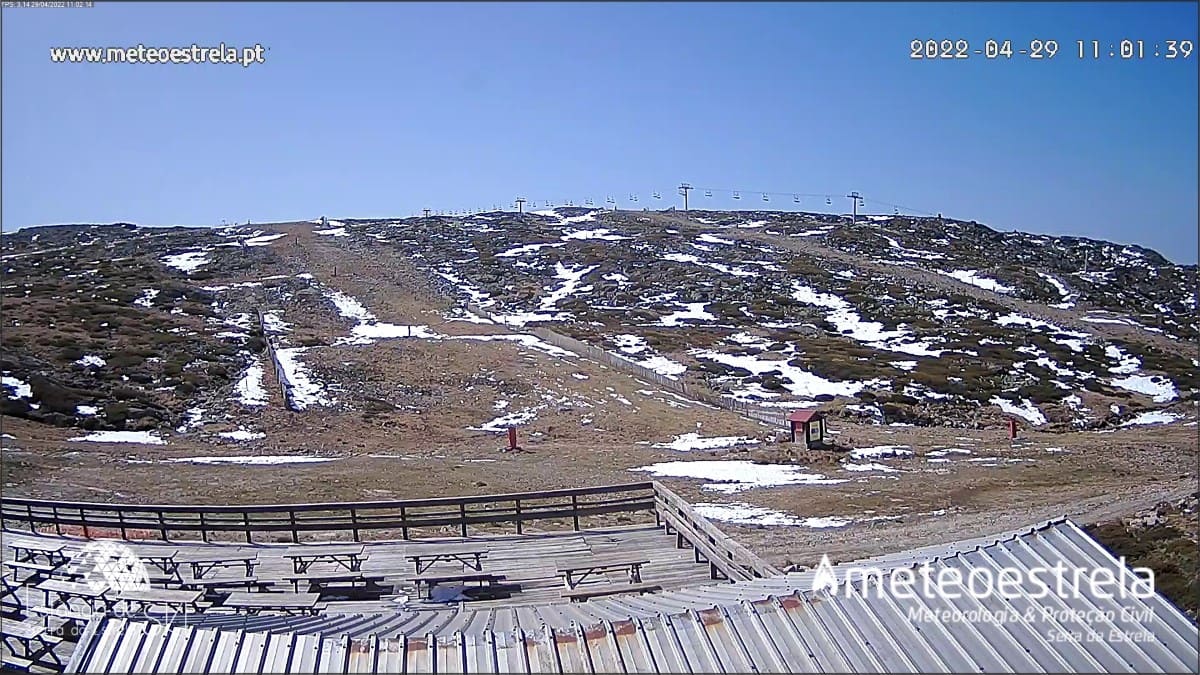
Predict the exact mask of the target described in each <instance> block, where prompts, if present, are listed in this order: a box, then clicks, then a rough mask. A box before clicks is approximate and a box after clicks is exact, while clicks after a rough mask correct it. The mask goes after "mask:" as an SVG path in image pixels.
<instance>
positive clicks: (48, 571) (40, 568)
mask: <svg viewBox="0 0 1200 675" xmlns="http://www.w3.org/2000/svg"><path fill="white" fill-rule="evenodd" d="M4 566H5V567H7V568H9V569H11V570H13V571H14V573H15V572H16V570H23V571H25V572H32V574H30V575H29V576H28V577H27V580H28V579H41V578H43V577H48V576H50V575H52V574H54V572H56V571H57V570H58V568H59V567H61V565H54V564H51V565H47V564H45V563H35V562H28V561H17V560H5V561H4Z"/></svg>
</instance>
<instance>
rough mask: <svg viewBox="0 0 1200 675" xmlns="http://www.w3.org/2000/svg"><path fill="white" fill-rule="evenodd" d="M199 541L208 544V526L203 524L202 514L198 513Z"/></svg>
mask: <svg viewBox="0 0 1200 675" xmlns="http://www.w3.org/2000/svg"><path fill="white" fill-rule="evenodd" d="M200 540H201V541H203V542H204V543H206V544H207V543H208V526H207V525H205V524H204V512H203V511H201V512H200Z"/></svg>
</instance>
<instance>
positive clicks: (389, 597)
mask: <svg viewBox="0 0 1200 675" xmlns="http://www.w3.org/2000/svg"><path fill="white" fill-rule="evenodd" d="M4 537H5V539H6V540H7V539H18V538H19V539H22V540H30V541H31V543H37V542H41V543H45V542H47V541H50V542H53V541H66V542H67V549H68V550H71V549H72V548H78V547H82V545H83V544H84V543H85V540H79V539H73V538H64V537H57V536H52V535H30V534H25V533H17V532H11V531H10V532H5V533H4ZM465 543H469V544H470V545H471V547H478V548H480V549H483V550H486V552H487V555H486V557H485V558H484V559H483V568H484V571H485V572H489V573H493V574H497V575H503V576H504V577H505V582H504V583H505V584H507V585H511V586H512V588H513V591H512V594H511V596H510V597H508V598H501V599H493V600H479V601H472V602H469V603H467V604H466V606H468V607H471V608H476V607H477V608H481V609H482V608H486V607H490V606H497V607H498V606H514V605H533V604H537V605H541V604H546V603H556V602H563V601H564V600H565V599H564V598H563V596H562V592H563V590H565V589H564V586H563V582H562V579H561V578H560V577H559V576H558V572H557V568H558V567H560V566H562V565H578V564H587V562H588V561H589V560H592V559H593V558H594V557H600V558H609V557H613V556H626V557H637V558H643V559H645V560H647V561H648V562H647V563H646V564H645V565H644V566H643V567H642V578H643V580H644V581H645V582H647V583H653V584H657V585H660V586H662V587H663V589H666V590H669V589H675V588H683V587H687V586H692V585H697V584H707V583H712V580H711V576H710V570H709V566H708V565H707V564H706V563H697V562H695V558H694V553H693V551H692V549H690V548H677V547H676V544H677V537H676V535H675V534H668V533H667V532H666V531H665V530H664V529H663V528H661V527H656V526H654V525H652V524H646V525H634V526H625V527H618V528H606V529H603V530H585V531H580V532H574V531H570V532H544V533H534V532H529V533H527V534H523V535H499V536H490V537H472V538H470V539H467V540H464V539H438V540H432V539H431V540H419V541H417V540H408V541H393V542H368V543H366V544H365V545H364V546H365V550H364V551H363V555H364V556H366V559H365V561H364V562H363V564H362V569H361V573H362V574H363V575H367V576H382V577H383V579H382V581H381V582H379V583H378V584H377V586H379V587H382V589H383V594H382V595H378V596H377V597H373V596H367V597H358V596H361V595H362V594H361V593H355V591H354V590H353V589H352V590H347V591H346V594H347V595H349V594H351V593H355V596H356V597H353V598H352V597H346V596H343V595H340V593H341V590H340V589H339V588H338V587H336V586H334V587H332V588H330V589H328V590H327V591H326V592H325V593H323V594H322V603H323V604H324V605H325V607H326V610H325V611H327V612H387V611H395V610H398V609H401V608H403V609H407V610H422V609H429V610H439V609H447V608H448V607H454V606H456V605H454V604H451V605H447V604H445V603H427V602H424V601H421V600H418V593H417V585H416V580H415V579H416V576H417V574H416V573H415V571H414V569H413V564H412V561H411V560H409V559H408V556H410V555H414V554H417V553H421V552H422V550H423V549H426V548H428V549H431V550H436V549H437V548H439V547H440V548H445V546H446V545H447V544H465ZM128 545H129V546H130V548H132V549H133V550H134V552H136V553H138V554H141V555H161V554H163V553H164V552H169V551H173V550H179V551H180V557H181V558H184V559H189V558H213V559H218V558H221V557H223V556H227V555H230V554H233V555H238V554H245V553H248V552H251V551H253V552H254V553H257V562H258V564H257V566H256V567H255V570H254V576H255V577H257V580H258V581H259V582H261V583H271V582H273V583H274V584H275V586H274V590H275V591H277V592H283V591H292V590H293V588H292V583H291V582H290V581H289V579H290V578H291V577H294V576H296V574H295V571H294V566H293V564H292V560H291V559H290V558H287V557H285V555H284V554H285V553H288V552H289V551H290V550H291V548H292V546H291V545H288V544H258V545H254V546H246V545H245V544H180V543H178V542H173V543H158V542H138V543H130V544H128ZM292 552H294V551H292ZM464 571H467V572H469V571H473V570H464V569H463V565H462V564H461V563H457V562H437V563H434V564H433V565H432V566H431V568H430V569H429V570H428V571H427V572H426V574H439V573H443V574H461V573H463V572H464ZM222 572H226V571H224V570H219V571H215V572H213V573H212V574H210V576H214V577H223V576H226V575H225V574H222ZM227 572H228V576H230V577H233V576H244V570H241V569H238V570H228V571H227ZM234 572H236V573H237V574H234ZM334 572H339V573H344V572H345V570H344V569H342V568H340V567H338V566H337V565H335V564H333V563H329V562H317V563H314V564H313V566H312V568H311V569H310V573H311V574H314V575H317V574H323V573H334ZM628 581H629V580H628V575H627V573H625V572H623V571H618V572H615V573H610V574H597V575H593V577H591V578H589V579H588V581H587V583H586V584H585V585H586V586H589V587H590V586H591V585H593V584H597V585H609V584H611V585H614V586H615V585H623V584H626V583H628ZM357 590H358V591H361V590H362V589H361V588H360V589H357ZM208 611H220V608H219V607H214V608H212V609H210V610H208Z"/></svg>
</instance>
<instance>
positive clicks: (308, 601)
mask: <svg viewBox="0 0 1200 675" xmlns="http://www.w3.org/2000/svg"><path fill="white" fill-rule="evenodd" d="M320 597H321V594H320V593H250V592H247V591H234V592H232V593H230V594H229V597H227V598H225V602H223V603H221V606H222V607H232V608H233V609H234V610H236V611H237V612H238V613H239V614H240V613H242V612H245V613H246V614H258V613H259V612H261V611H262V610H264V609H267V610H272V611H277V612H283V613H284V614H316V613H317V611H318V609H317V600H318V599H320Z"/></svg>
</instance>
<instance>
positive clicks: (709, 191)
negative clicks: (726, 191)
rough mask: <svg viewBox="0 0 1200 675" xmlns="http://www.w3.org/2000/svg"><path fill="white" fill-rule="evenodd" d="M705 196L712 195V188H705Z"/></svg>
mask: <svg viewBox="0 0 1200 675" xmlns="http://www.w3.org/2000/svg"><path fill="white" fill-rule="evenodd" d="M704 196H705V197H712V190H705V191H704Z"/></svg>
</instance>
